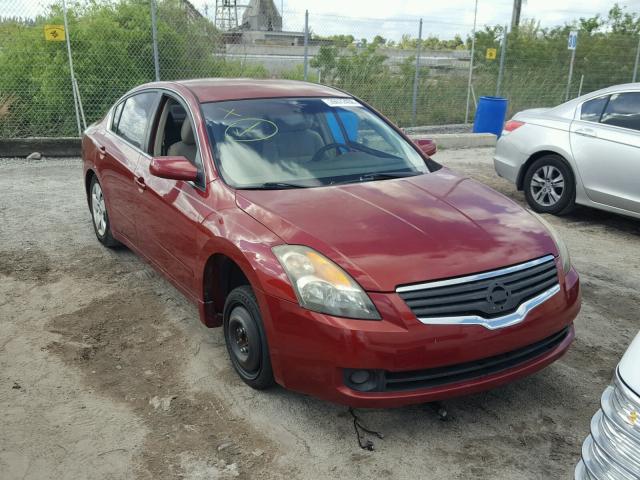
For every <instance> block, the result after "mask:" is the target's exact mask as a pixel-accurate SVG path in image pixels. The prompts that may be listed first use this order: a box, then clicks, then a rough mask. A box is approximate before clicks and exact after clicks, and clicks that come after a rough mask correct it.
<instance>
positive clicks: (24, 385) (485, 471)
mask: <svg viewBox="0 0 640 480" xmlns="http://www.w3.org/2000/svg"><path fill="white" fill-rule="evenodd" d="M491 154H492V151H491V149H473V150H458V151H442V152H439V153H438V154H437V156H436V157H435V158H436V159H437V160H439V161H440V162H442V163H443V164H445V165H447V166H449V167H452V168H454V169H456V170H458V171H461V172H464V173H466V174H468V175H470V176H472V177H475V178H477V179H479V180H480V181H482V182H484V183H487V184H488V185H490V186H492V187H494V188H496V189H497V190H499V191H501V192H503V193H504V194H506V195H508V196H510V197H512V198H515V199H516V200H517V201H518V202H520V203H523V198H522V195H521V194H520V193H518V192H515V191H514V188H513V187H512V186H511V185H510V184H508V183H507V182H506V181H504V180H501V179H499V178H498V177H496V176H495V174H494V172H493V168H492V164H491ZM549 221H550V222H551V223H552V224H553V225H554V226H556V227H557V228H558V230H559V232H560V234H561V235H562V236H564V238H565V239H566V241H567V243H568V245H569V248H570V250H571V253H572V258H573V261H574V264H575V266H576V268H577V269H578V271H579V272H580V274H581V279H582V286H583V309H582V312H581V314H580V316H579V317H578V319H577V321H576V330H577V338H576V341H575V343H574V345H573V346H572V348H571V349H570V351H569V353H568V354H567V355H566V356H565V357H563V358H562V359H561V360H560V361H558V362H556V363H555V364H553V365H552V366H550V367H549V368H547V369H545V370H544V371H542V372H540V373H538V374H536V375H533V376H532V377H529V378H527V379H524V380H521V381H518V382H516V383H514V384H511V385H509V386H506V387H504V388H500V389H497V390H494V391H490V392H486V393H483V394H479V395H474V396H470V397H466V398H459V399H455V400H451V401H448V402H446V406H447V408H448V409H449V414H450V417H451V418H450V420H449V421H447V422H443V421H441V420H439V418H438V416H437V415H436V414H435V413H434V411H433V410H432V408H430V407H428V406H424V405H420V406H412V407H407V408H400V409H394V410H358V414H359V415H360V417H361V418H362V420H363V422H364V423H365V424H366V425H367V426H368V427H370V428H372V429H374V430H377V431H379V432H381V433H383V434H384V439H383V440H379V439H375V438H373V440H374V442H375V447H376V450H375V451H373V452H368V451H364V450H361V449H360V448H359V447H358V444H357V441H356V436H355V433H354V429H353V423H352V418H351V416H350V414H349V412H348V410H347V409H346V408H344V407H340V406H335V405H331V404H328V403H325V402H323V401H319V400H316V399H314V398H309V397H307V396H304V395H300V394H296V393H293V392H289V391H285V390H284V389H282V388H274V389H273V390H270V391H267V392H255V391H253V390H251V389H249V388H248V387H246V386H245V385H244V384H243V383H242V382H241V381H240V380H239V379H238V378H237V377H236V375H235V374H234V372H233V371H232V368H231V365H230V363H229V361H228V359H227V355H226V350H225V347H224V340H223V337H222V334H221V332H220V330H218V329H207V328H205V327H204V326H202V325H201V324H200V323H199V321H198V319H197V312H196V309H195V307H194V306H192V305H191V304H189V303H187V301H186V300H185V299H184V298H183V297H182V295H181V294H180V293H178V291H177V290H175V289H174V288H173V287H172V286H171V285H170V284H169V283H168V282H166V281H165V280H164V279H163V278H161V277H160V276H159V275H158V274H156V273H155V271H154V270H153V269H152V268H151V267H150V266H149V265H147V264H146V263H144V262H143V261H141V260H139V259H138V258H137V257H136V256H135V255H134V254H132V253H131V252H130V251H128V250H126V249H120V250H108V249H105V248H103V247H102V246H101V245H100V244H99V243H98V242H97V240H96V239H95V237H94V233H93V230H92V227H91V223H90V217H89V211H88V209H87V205H86V201H85V198H84V192H83V187H82V180H81V165H80V162H79V160H77V159H66V160H42V161H32V162H26V161H24V160H12V159H4V160H0V478H2V480H10V479H45V478H52V479H74V480H78V479H85V478H87V479H88V478H91V479H131V478H136V479H164V478H168V479H172V478H185V479H194V480H195V479H218V478H223V479H224V478H236V477H237V478H260V479H279V478H287V479H291V478H296V479H298V478H300V479H306V478H309V479H316V478H425V479H426V478H433V479H444V478H446V479H449V478H453V479H467V478H474V479H510V480H515V479H551V478H570V477H572V472H573V468H574V465H575V463H576V461H577V459H578V457H579V452H580V445H581V443H582V440H583V439H584V437H585V436H586V435H587V432H588V428H589V420H590V418H591V416H592V415H593V413H594V412H595V410H596V409H597V408H598V403H599V397H600V394H601V392H602V390H603V388H604V387H605V385H606V384H607V383H608V382H609V381H610V379H611V376H612V372H613V369H614V367H615V365H616V363H617V362H618V360H619V358H620V356H621V355H622V353H623V351H624V350H625V348H626V346H627V344H628V343H629V342H630V340H631V338H632V337H633V335H634V334H635V333H636V332H637V330H638V328H639V322H638V305H639V304H640V302H639V301H640V298H639V297H640V294H639V293H638V292H639V291H640V268H639V267H640V256H639V255H638V251H639V250H638V243H637V242H638V240H639V239H640V222H638V221H636V220H631V219H626V218H623V217H618V216H615V215H611V214H608V213H603V212H597V211H594V210H590V209H579V210H578V211H576V212H575V213H574V214H572V215H571V216H569V217H565V218H555V217H551V218H549Z"/></svg>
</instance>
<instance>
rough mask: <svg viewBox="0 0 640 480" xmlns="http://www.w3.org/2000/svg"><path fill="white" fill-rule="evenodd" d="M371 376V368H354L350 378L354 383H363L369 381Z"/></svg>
mask: <svg viewBox="0 0 640 480" xmlns="http://www.w3.org/2000/svg"><path fill="white" fill-rule="evenodd" d="M370 378H371V372H369V370H354V371H353V373H352V374H351V375H350V376H349V380H351V383H353V384H354V385H362V384H363V383H365V382H367V381H369V379H370Z"/></svg>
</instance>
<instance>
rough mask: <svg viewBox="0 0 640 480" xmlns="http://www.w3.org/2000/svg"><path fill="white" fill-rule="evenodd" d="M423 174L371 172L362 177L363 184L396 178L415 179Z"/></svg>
mask: <svg viewBox="0 0 640 480" xmlns="http://www.w3.org/2000/svg"><path fill="white" fill-rule="evenodd" d="M421 173H422V172H371V173H365V174H364V175H361V176H360V181H361V182H370V181H373V180H391V179H394V178H406V177H415V176H416V175H420V174H421Z"/></svg>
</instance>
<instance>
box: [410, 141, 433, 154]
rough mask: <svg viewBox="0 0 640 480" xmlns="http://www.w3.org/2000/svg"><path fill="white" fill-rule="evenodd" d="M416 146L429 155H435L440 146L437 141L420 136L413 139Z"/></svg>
mask: <svg viewBox="0 0 640 480" xmlns="http://www.w3.org/2000/svg"><path fill="white" fill-rule="evenodd" d="M413 143H415V144H416V146H417V147H418V148H419V149H420V150H421V151H422V153H424V154H425V155H428V156H430V157H431V156H433V155H435V153H436V152H437V151H438V147H437V146H436V142H434V141H433V140H430V139H428V138H419V139H416V140H414V141H413Z"/></svg>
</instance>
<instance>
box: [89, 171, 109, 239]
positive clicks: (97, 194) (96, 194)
mask: <svg viewBox="0 0 640 480" xmlns="http://www.w3.org/2000/svg"><path fill="white" fill-rule="evenodd" d="M91 210H92V213H93V224H94V225H95V227H96V231H97V232H98V235H99V236H100V237H102V236H104V234H105V232H106V231H107V208H106V206H105V204H104V195H102V188H100V184H99V183H98V182H95V183H94V184H93V188H92V189H91Z"/></svg>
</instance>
